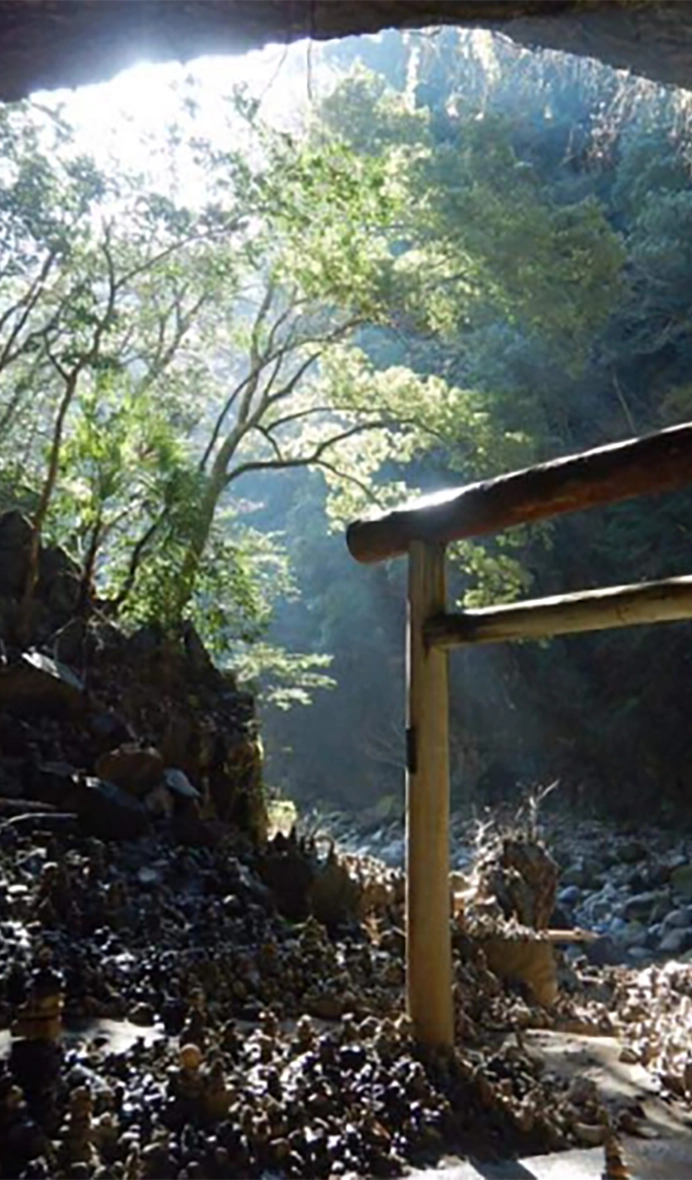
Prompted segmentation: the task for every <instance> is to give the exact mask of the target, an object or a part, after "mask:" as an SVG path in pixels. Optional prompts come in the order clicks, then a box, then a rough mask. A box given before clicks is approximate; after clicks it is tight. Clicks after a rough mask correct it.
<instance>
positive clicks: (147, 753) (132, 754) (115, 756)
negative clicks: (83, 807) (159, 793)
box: [95, 742, 164, 799]
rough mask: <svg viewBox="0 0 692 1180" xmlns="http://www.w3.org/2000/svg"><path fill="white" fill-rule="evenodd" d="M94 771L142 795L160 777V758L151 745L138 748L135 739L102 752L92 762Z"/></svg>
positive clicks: (103, 777) (153, 785)
mask: <svg viewBox="0 0 692 1180" xmlns="http://www.w3.org/2000/svg"><path fill="white" fill-rule="evenodd" d="M95 770H96V774H97V775H98V776H99V778H101V779H106V780H107V782H109V783H114V784H115V786H116V787H122V789H123V790H124V791H127V792H128V794H130V795H134V796H135V797H136V798H138V799H142V798H143V797H144V796H145V795H147V794H148V793H149V791H151V790H153V789H154V787H155V786H157V785H158V783H159V782H160V781H161V778H162V776H163V770H164V763H163V758H162V756H161V754H160V753H159V751H158V750H156V749H154V747H153V746H146V747H144V748H141V747H140V746H137V745H136V744H135V743H134V742H128V743H126V744H125V745H123V746H119V747H118V748H117V750H109V752H108V753H107V754H102V755H101V757H100V758H99V759H98V760H97V762H96V766H95Z"/></svg>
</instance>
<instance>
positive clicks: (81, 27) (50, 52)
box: [0, 0, 692, 101]
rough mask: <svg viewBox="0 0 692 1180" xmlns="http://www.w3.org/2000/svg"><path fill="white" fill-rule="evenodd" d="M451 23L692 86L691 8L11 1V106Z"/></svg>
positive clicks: (547, 0)
mask: <svg viewBox="0 0 692 1180" xmlns="http://www.w3.org/2000/svg"><path fill="white" fill-rule="evenodd" d="M440 24H463V25H477V26H482V27H485V28H493V29H497V30H499V31H501V32H503V33H505V34H507V35H508V36H509V37H511V38H512V39H513V40H515V41H517V42H520V43H521V44H524V45H528V46H532V47H546V48H551V49H561V50H565V51H567V52H570V53H576V54H583V55H586V56H589V57H598V58H600V59H601V60H602V61H605V62H608V63H609V64H611V65H614V66H617V67H621V68H629V69H631V70H632V71H633V72H635V73H639V74H643V75H645V76H647V77H649V78H654V79H656V80H658V81H661V82H666V83H673V84H675V85H679V86H687V87H689V88H692V2H690V0H361V2H360V3H358V2H354V0H0V99H2V100H5V101H11V100H14V99H17V98H21V97H23V96H25V95H27V94H29V93H30V92H31V91H32V90H38V89H52V88H56V87H63V86H78V85H82V84H84V83H88V82H97V81H106V80H107V79H108V78H111V77H113V76H114V75H115V74H116V73H118V72H119V71H120V70H122V69H124V68H126V67H127V66H129V65H131V64H133V63H134V62H135V61H137V60H141V59H142V58H146V59H149V60H151V61H165V60H182V61H187V60H191V59H192V58H194V57H198V56H200V55H202V54H207V53H238V52H244V51H246V50H248V49H253V48H260V47H261V46H263V45H266V44H270V43H287V42H289V41H295V40H297V39H300V38H303V37H314V38H317V39H328V38H332V37H343V36H347V35H349V34H356V33H375V32H378V31H380V30H381V29H386V28H392V27H398V28H421V27H425V26H431V25H440Z"/></svg>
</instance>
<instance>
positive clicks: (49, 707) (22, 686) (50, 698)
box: [0, 651, 86, 716]
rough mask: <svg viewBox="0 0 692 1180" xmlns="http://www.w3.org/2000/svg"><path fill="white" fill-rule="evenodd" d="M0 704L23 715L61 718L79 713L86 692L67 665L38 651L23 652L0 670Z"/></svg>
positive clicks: (83, 705)
mask: <svg viewBox="0 0 692 1180" xmlns="http://www.w3.org/2000/svg"><path fill="white" fill-rule="evenodd" d="M0 704H3V705H9V706H11V707H12V708H13V710H15V711H16V710H17V709H19V710H21V711H22V712H26V713H50V714H54V715H57V716H64V715H65V714H69V713H72V714H74V713H80V712H82V710H83V709H84V707H85V705H86V691H85V688H84V684H83V683H82V681H81V680H80V678H79V676H77V674H76V673H75V672H73V671H72V669H71V668H69V667H68V666H67V664H63V663H61V662H60V661H59V660H53V659H51V658H50V656H46V655H43V654H42V653H41V652H38V651H30V652H24V653H23V655H22V656H21V657H20V658H19V660H18V661H17V662H16V663H14V664H9V665H8V666H7V667H6V668H2V669H0Z"/></svg>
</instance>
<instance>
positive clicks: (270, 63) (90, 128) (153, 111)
mask: <svg viewBox="0 0 692 1180" xmlns="http://www.w3.org/2000/svg"><path fill="white" fill-rule="evenodd" d="M306 62H307V50H306V43H296V44H294V45H291V46H281V47H277V46H270V47H267V48H265V49H263V50H255V51H252V52H250V53H245V54H237V55H232V56H219V57H201V58H197V59H195V60H194V61H192V62H188V63H186V64H181V63H179V62H159V63H152V62H146V61H142V62H140V63H138V64H137V65H134V66H132V67H130V68H129V69H127V70H124V71H123V72H122V73H120V74H118V75H117V76H116V77H115V78H113V79H112V80H111V81H109V82H102V83H97V84H94V85H89V86H82V87H79V88H78V89H75V90H57V91H42V92H38V93H36V94H34V95H32V99H33V100H34V101H36V102H37V103H40V104H41V105H42V106H45V107H46V108H49V109H54V108H55V107H56V106H60V107H61V108H62V110H63V111H64V114H65V116H66V117H67V118H68V119H69V121H70V123H71V124H72V125H73V126H74V127H75V130H76V133H77V147H78V150H80V151H83V152H86V153H88V154H89V155H92V156H94V158H95V159H96V161H97V162H101V161H104V162H105V160H106V159H111V160H112V159H114V158H115V159H119V160H121V161H122V162H123V164H125V165H128V166H130V167H134V168H140V167H146V166H147V165H148V164H150V163H151V160H150V158H149V153H150V151H151V148H152V145H155V144H156V142H157V140H161V141H163V138H164V136H165V133H166V129H167V128H169V127H170V126H171V124H172V123H173V122H174V120H175V119H176V117H177V115H178V113H179V109H180V95H181V94H187V93H190V94H194V100H195V104H196V109H195V132H196V133H197V134H199V135H201V136H204V137H206V138H208V139H210V140H211V141H212V142H213V141H215V140H217V139H219V138H221V137H222V136H223V133H224V129H225V128H227V127H228V99H229V97H230V96H231V95H232V94H233V92H234V91H235V90H236V89H237V88H238V87H242V88H244V89H245V90H246V91H247V93H248V94H249V95H251V96H252V97H253V98H256V99H257V100H258V101H259V102H260V104H261V112H262V115H263V117H264V119H265V120H267V121H268V122H270V123H274V124H277V125H282V126H290V125H291V124H292V123H295V122H296V121H297V120H298V119H299V118H300V116H301V113H302V112H303V111H304V109H305V106H306V104H307V103H308V102H309V101H310V97H309V93H308V92H309V89H310V88H309V87H308V85H307V82H306V77H307V67H306Z"/></svg>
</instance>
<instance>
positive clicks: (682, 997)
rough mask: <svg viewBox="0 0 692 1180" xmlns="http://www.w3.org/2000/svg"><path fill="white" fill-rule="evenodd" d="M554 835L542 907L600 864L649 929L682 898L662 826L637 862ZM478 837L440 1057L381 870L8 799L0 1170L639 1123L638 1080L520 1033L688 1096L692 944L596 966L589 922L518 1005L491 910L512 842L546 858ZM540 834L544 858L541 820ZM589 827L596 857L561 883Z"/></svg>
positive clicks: (590, 893) (460, 1148) (138, 1163)
mask: <svg viewBox="0 0 692 1180" xmlns="http://www.w3.org/2000/svg"><path fill="white" fill-rule="evenodd" d="M563 835H564V841H565V847H566V846H567V845H569V848H570V856H571V857H572V859H571V860H570V863H569V864H567V865H565V870H564V871H563V879H562V882H560V880H559V879H558V878H557V877H556V879H555V882H554V884H555V887H556V888H557V889H558V891H559V893H561V894H563V895H564V894H566V893H567V891H568V890H569V891H573V890H575V889H576V890H579V894H576V893H574V892H569V894H567V896H566V897H563V901H562V902H558V903H557V905H558V912H559V910H560V909H564V910H565V912H566V911H567V906H568V905H569V906H572V910H573V912H575V913H576V912H586V907H588V905H589V902H590V899H591V898H592V897H598V896H599V895H601V896H602V895H603V894H604V891H605V890H606V889H607V886H608V884H609V883H610V882H615V884H616V887H617V889H618V890H619V893H618V899H619V900H618V902H617V904H618V906H622V907H625V909H626V907H627V905H628V902H630V901H631V899H632V898H640V899H641V898H642V896H643V895H646V894H652V893H655V892H658V893H660V894H661V898H662V897H663V895H665V899H666V905H667V907H668V908H667V909H666V911H665V914H661V913H659V911H658V910H655V906H656V905H658V904H659V902H658V901H657V900H656V899H654V900H652V901H651V909H650V910H649V909H646V911H645V914H644V921H642V918H641V917H640V915H641V914H642V912H643V911H644V907H645V903H644V902H643V901H639V902H637V903H636V906H635V910H636V914H634V913H633V916H632V917H623V920H624V921H625V922H628V923H629V922H635V921H636V922H642V925H644V926H645V928H646V929H647V930H649V929H651V926H652V925H656V924H659V925H661V927H663V926H664V923H665V917H666V915H667V914H674V913H676V912H677V911H679V910H680V909H681V908H682V906H683V905H684V891H683V892H680V890H679V885H678V882H681V881H683V880H685V878H684V876H680V875H678V876H676V875H675V874H676V873H678V871H679V870H680V869H682V868H684V867H685V864H686V862H684V857H683V853H684V849H683V848H682V846H681V845H680V844H679V842H678V841H672V842H670V846H669V847H668V850H667V852H666V853H665V857H664V856H663V845H664V843H665V838H664V836H663V835H662V834H660V833H659V836H658V838H659V839H660V841H661V845H660V847H657V848H656V851H655V855H654V854H652V852H651V845H650V843H649V838H650V835H651V834H647V835H646V839H644V838H642V839H641V841H640V843H639V845H638V847H637V858H636V859H635V855H634V854H635V842H634V840H633V838H632V837H630V836H626V835H619V834H618V833H614V832H611V831H608V830H607V829H605V828H602V827H601V828H597V827H594V828H589V829H588V830H583V831H581V832H580V833H579V832H574V831H572V832H571V833H570V834H569V836H568V835H567V833H566V832H565V833H563ZM498 841H499V842H496V843H495V845H494V846H493V845H492V841H486V845H485V849H484V850H481V852H480V854H479V852H478V850H476V853H475V857H473V856H472V849H471V848H470V847H469V849H468V857H467V860H466V864H465V868H466V875H465V876H464V878H463V882H460V881H457V883H456V885H457V887H458V886H459V885H460V884H464V885H465V889H463V890H462V894H463V899H464V905H463V906H461V907H457V912H456V917H455V919H454V923H453V939H454V978H455V1010H456V1020H457V1033H458V1047H457V1050H456V1051H455V1053H454V1054H452V1055H451V1056H444V1057H441V1056H439V1055H438V1056H435V1055H433V1056H426V1055H425V1054H423V1053H421V1052H420V1051H419V1050H418V1049H417V1048H416V1046H415V1044H414V1041H413V1039H412V1036H411V1032H412V1030H411V1028H410V1026H409V1023H408V1021H407V1019H406V1016H405V1015H404V1011H403V982H404V959H403V954H404V939H403V933H402V918H403V914H402V901H403V881H402V876H401V872H400V871H399V870H398V869H396V868H394V867H391V866H386V865H385V864H384V863H383V862H382V861H379V860H377V859H375V858H372V857H368V856H364V855H362V854H361V855H359V856H356V855H355V854H354V853H349V852H345V853H343V854H339V853H338V851H334V850H333V849H331V850H328V851H324V852H322V853H321V852H320V842H319V841H318V842H317V843H314V842H311V841H308V842H307V843H303V844H301V843H300V842H298V841H296V840H295V839H292V838H290V837H288V838H287V837H283V836H279V837H278V838H277V839H276V840H275V841H273V842H271V843H270V844H269V845H267V846H266V847H264V848H263V849H260V848H258V847H252V846H250V845H249V844H247V843H245V842H243V841H242V840H240V841H239V840H237V839H234V838H233V836H232V834H231V831H230V830H229V831H227V832H226V834H225V836H223V837H222V838H219V839H218V840H217V841H216V843H215V846H214V847H213V848H212V847H207V848H189V847H188V848H185V847H180V846H178V845H176V844H174V843H173V842H172V840H171V837H170V833H169V832H167V831H164V830H161V831H159V832H157V831H153V832H150V833H149V834H148V835H145V836H143V837H140V838H138V839H136V840H131V841H125V842H110V841H106V840H103V839H100V838H95V837H93V836H90V835H85V834H84V833H83V832H81V831H79V830H72V829H68V830H63V831H59V832H56V831H49V832H42V831H40V828H39V829H38V830H36V829H35V830H30V831H27V830H25V829H24V828H23V827H21V826H20V827H19V828H18V827H17V826H16V825H15V824H12V823H7V822H6V823H5V824H4V826H3V827H2V828H0V949H1V952H2V960H1V961H2V964H3V967H2V977H1V978H0V1028H1V1029H4V1030H5V1032H4V1033H1V1032H0V1057H1V1065H0V1175H1V1176H3V1177H14V1176H17V1177H19V1176H26V1177H34V1176H36V1177H39V1176H51V1177H53V1176H55V1177H63V1176H65V1177H85V1178H86V1177H92V1176H94V1177H101V1178H105V1177H123V1178H127V1180H135V1178H138V1177H152V1178H155V1177H161V1178H162V1180H163V1178H164V1177H180V1178H181V1180H185V1178H186V1177H210V1178H212V1180H213V1178H216V1177H219V1178H220V1177H232V1176H261V1175H277V1176H282V1175H285V1176H330V1175H335V1176H336V1175H347V1174H351V1175H361V1176H362V1175H377V1176H389V1175H398V1174H400V1173H402V1172H404V1171H405V1170H406V1168H407V1167H409V1166H412V1165H416V1164H417V1165H425V1164H432V1163H436V1162H439V1161H440V1160H441V1159H444V1158H445V1157H448V1156H449V1154H450V1153H452V1154H456V1155H457V1156H464V1155H465V1154H467V1153H469V1152H474V1153H476V1154H480V1155H482V1156H483V1155H484V1156H485V1158H493V1157H496V1158H497V1157H501V1156H507V1155H512V1154H519V1153H521V1154H525V1155H528V1154H532V1153H535V1152H541V1151H555V1150H560V1149H563V1148H566V1147H568V1146H571V1145H577V1146H594V1145H597V1144H603V1145H605V1146H609V1150H610V1151H611V1156H612V1154H613V1152H615V1150H616V1143H615V1140H614V1138H613V1136H614V1134H615V1132H623V1131H624V1132H628V1133H632V1132H634V1133H642V1134H646V1133H647V1132H646V1128H645V1127H644V1123H645V1122H646V1120H645V1119H644V1118H643V1115H642V1109H641V1104H640V1103H638V1102H637V1101H636V1100H635V1099H634V1098H632V1097H631V1096H630V1097H628V1098H627V1100H626V1101H619V1102H612V1101H610V1100H609V1099H608V1098H607V1096H604V1095H603V1094H602V1093H601V1092H600V1091H599V1087H598V1085H597V1084H596V1083H594V1082H593V1081H591V1080H589V1078H588V1077H585V1076H583V1075H580V1074H579V1073H578V1072H577V1073H576V1074H574V1075H573V1076H564V1075H561V1074H560V1072H559V1071H558V1070H556V1069H554V1068H553V1067H552V1066H551V1064H550V1062H549V1061H548V1062H547V1063H546V1060H545V1058H543V1057H541V1055H540V1053H538V1052H537V1051H536V1049H535V1046H532V1044H531V1040H530V1038H531V1035H532V1030H536V1029H540V1030H543V1032H544V1033H545V1034H550V1035H556V1036H559V1035H561V1034H564V1033H569V1034H570V1035H572V1036H575V1035H576V1036H590V1037H593V1036H597V1037H608V1038H611V1040H612V1043H613V1044H614V1045H615V1046H616V1051H617V1052H618V1053H619V1054H621V1057H622V1061H623V1063H625V1064H627V1063H629V1064H642V1065H644V1066H646V1068H647V1070H648V1071H649V1074H650V1077H651V1079H652V1085H653V1086H654V1087H655V1088H656V1091H657V1093H658V1094H659V1096H660V1097H661V1099H662V1100H665V1101H667V1102H670V1103H675V1102H677V1103H679V1104H682V1106H683V1107H685V1106H686V1104H687V1100H688V1098H689V1097H690V1091H691V1089H692V1076H691V1075H690V1071H689V1064H688V1056H687V1042H688V1038H689V1032H690V1021H691V1019H692V1017H691V1016H690V1011H691V1010H692V1003H691V997H692V965H687V964H686V963H685V962H683V961H680V958H679V957H676V958H671V957H670V956H669V955H666V954H665V952H664V951H662V949H661V945H660V942H661V939H660V937H659V936H658V935H657V939H658V941H657V943H656V945H655V947H652V948H651V951H652V954H655V956H656V960H657V961H656V962H655V963H653V965H650V966H645V967H643V968H642V967H640V966H639V964H637V965H636V967H632V966H623V965H612V966H610V965H605V966H600V965H598V964H594V963H593V962H590V961H589V958H588V954H589V953H590V954H591V957H592V959H593V948H594V947H596V946H598V945H599V943H598V942H594V943H592V944H588V943H587V944H584V945H581V944H580V945H578V946H577V947H574V946H573V947H572V949H571V950H570V951H569V952H568V955H567V956H561V955H559V954H558V967H557V970H556V973H555V981H556V984H557V987H556V989H555V990H552V987H553V985H552V983H550V988H549V992H548V994H547V995H544V996H543V1002H542V1003H539V1002H537V998H536V995H537V990H536V989H537V988H538V989H540V987H541V979H543V980H544V981H545V978H546V974H545V973H546V967H545V958H544V956H543V955H542V954H541V955H539V957H538V959H536V956H535V954H534V951H535V948H536V945H538V946H539V947H542V948H543V949H544V950H545V949H546V943H545V942H544V941H543V940H542V938H541V936H540V935H539V936H538V938H536V936H535V932H534V934H532V933H531V932H530V931H528V930H527V928H526V927H525V926H524V925H522V923H521V922H520V921H519V920H518V917H517V915H516V914H515V915H514V916H513V917H512V916H511V915H510V917H509V918H508V917H507V915H506V913H505V914H503V913H502V912H501V911H502V909H503V906H504V908H505V909H506V907H507V905H508V904H511V900H510V902H509V903H508V901H507V898H508V897H509V898H510V899H511V898H512V897H514V898H516V899H519V901H518V905H519V907H520V908H521V905H522V904H523V903H522V902H521V898H522V897H524V893H523V892H522V889H519V891H518V892H517V891H516V890H515V889H514V886H515V885H516V876H515V874H516V871H517V865H520V864H521V863H523V862H522V859H521V858H522V857H524V860H525V862H526V863H527V864H530V865H533V866H534V867H535V866H536V865H538V864H540V865H541V866H542V868H541V872H543V870H544V869H546V866H548V865H549V863H550V858H549V857H547V854H545V850H544V849H542V848H541V846H540V844H538V845H536V844H534V843H533V842H530V841H527V840H525V839H524V838H522V837H520V838H518V839H515V838H514V837H513V838H512V841H510V845H507V844H506V843H505V844H504V845H503V843H502V838H501V837H498ZM555 844H556V850H557V852H558V855H563V853H562V852H560V838H559V832H558V831H556V833H555ZM582 847H583V849H584V852H583V854H582V852H581V851H579V849H581V848H582ZM601 847H602V848H603V849H604V850H605V849H608V852H607V856H609V857H610V856H612V857H613V860H612V862H608V863H606V862H605V859H603V860H601V861H599V860H598V857H599V856H600V855H601V853H600V849H601ZM503 848H504V852H502V849H503ZM536 848H538V849H539V851H538V853H536V851H535V849H536ZM508 849H509V852H508ZM587 849H588V855H589V857H591V861H590V862H589V863H590V864H591V863H592V862H593V864H594V868H593V873H594V876H593V877H591V878H587V879H584V878H582V883H581V884H577V883H576V881H575V880H573V879H572V878H573V877H574V872H570V869H574V870H575V872H576V868H577V867H581V868H583V867H584V866H583V864H582V861H583V860H584V859H585V857H586V856H587V851H586V850H587ZM640 849H641V850H642V855H641V856H640V855H639V850H640ZM644 850H646V851H644ZM498 853H499V857H500V859H499V860H498ZM525 854H526V855H525ZM503 855H504V857H505V862H506V863H505V864H504V867H502V863H501V862H502V856H503ZM508 856H509V860H508V859H507V858H508ZM605 856H606V852H605V851H603V858H605ZM596 863H598V864H599V869H598V871H597V870H596V868H595V864H596ZM498 864H500V869H499V870H498V867H497V866H498ZM647 864H648V866H649V869H648V870H647V871H646V872H645V870H646V866H647ZM663 866H665V873H664V871H663ZM589 871H591V869H590V870H589ZM498 872H499V873H500V876H499V877H498V875H497V874H498ZM565 872H566V874H567V877H568V880H567V882H565V881H564V875H565ZM474 873H475V877H474ZM600 874H603V875H604V880H603V881H602V882H601V881H600V880H599V879H598V875H600ZM635 874H639V875H638V876H637V875H635ZM520 875H521V874H520ZM527 879H528V878H527ZM550 879H551V880H552V877H551V878H550ZM489 882H490V883H491V884H492V883H493V882H494V884H492V888H491V887H490V885H489ZM484 883H485V884H484ZM453 884H454V882H453ZM493 889H495V896H493ZM531 896H532V897H534V898H535V893H534V894H531ZM546 896H548V895H547V894H546ZM571 899H573V900H571ZM544 900H545V898H544ZM646 906H647V907H648V906H649V902H648V901H647V902H646ZM551 909H552V912H553V914H554V913H555V909H554V907H551ZM624 912H625V910H624V909H623V914H624ZM627 912H628V913H630V912H632V909H631V907H630V910H629V911H627ZM318 915H319V916H318ZM520 916H521V915H520ZM609 920H610V919H609ZM677 920H678V919H676V920H675V921H677ZM598 921H602V919H601V918H599V919H598ZM646 922H649V923H650V925H648V926H647V925H645V923H646ZM666 928H667V929H674V930H675V929H686V927H684V926H677V925H675V922H673V923H672V924H671V922H670V920H669V921H668V924H667V927H666ZM615 935H617V930H616V931H615ZM603 937H605V938H610V937H611V935H610V934H609V933H604V934H603ZM498 939H499V944H498V942H497V940H498ZM652 941H653V936H652ZM498 945H499V947H500V954H499V957H498V954H497V947H498ZM621 945H622V944H621ZM522 948H523V949H522ZM527 948H528V949H527ZM532 948H533V949H532ZM585 948H586V953H585ZM547 949H548V950H549V951H550V952H551V953H552V946H550V947H547ZM626 949H627V954H628V956H629V954H630V951H631V947H630V948H626ZM647 950H648V948H647ZM684 953H686V952H684ZM570 959H573V960H574V961H572V962H570ZM527 963H528V967H527ZM491 964H492V966H491ZM550 978H551V980H552V978H553V977H552V975H551V976H550ZM618 1046H619V1048H617V1047H618ZM613 1174H614V1175H615V1174H616V1173H615V1172H614V1173H613Z"/></svg>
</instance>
